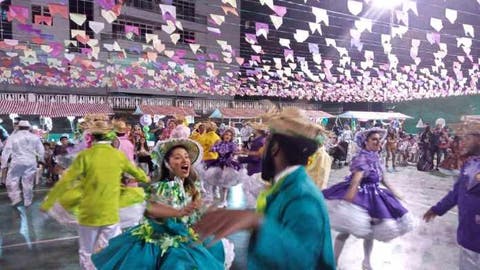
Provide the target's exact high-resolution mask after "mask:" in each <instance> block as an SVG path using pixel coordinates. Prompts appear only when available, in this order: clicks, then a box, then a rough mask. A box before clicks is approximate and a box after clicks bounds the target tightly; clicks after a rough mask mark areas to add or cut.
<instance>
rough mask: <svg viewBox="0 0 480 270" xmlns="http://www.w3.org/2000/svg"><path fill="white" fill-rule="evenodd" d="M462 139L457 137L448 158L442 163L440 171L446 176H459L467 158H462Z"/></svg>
mask: <svg viewBox="0 0 480 270" xmlns="http://www.w3.org/2000/svg"><path fill="white" fill-rule="evenodd" d="M461 154H462V149H461V138H460V136H455V137H454V138H453V140H452V142H451V143H450V149H449V150H448V151H447V156H446V157H445V159H444V160H443V161H442V163H440V166H439V168H438V169H439V171H440V172H441V173H443V174H445V175H452V176H453V175H454V176H458V175H459V174H460V168H461V167H462V164H463V162H464V161H465V158H464V157H462V155H461Z"/></svg>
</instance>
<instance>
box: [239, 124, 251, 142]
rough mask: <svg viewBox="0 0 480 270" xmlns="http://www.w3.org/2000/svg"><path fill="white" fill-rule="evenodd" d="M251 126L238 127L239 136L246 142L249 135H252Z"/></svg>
mask: <svg viewBox="0 0 480 270" xmlns="http://www.w3.org/2000/svg"><path fill="white" fill-rule="evenodd" d="M252 131H253V130H252V128H251V127H250V126H244V127H242V129H240V136H241V137H242V141H243V142H246V141H248V139H249V138H250V135H252Z"/></svg>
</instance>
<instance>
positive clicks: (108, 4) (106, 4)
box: [97, 0, 115, 10]
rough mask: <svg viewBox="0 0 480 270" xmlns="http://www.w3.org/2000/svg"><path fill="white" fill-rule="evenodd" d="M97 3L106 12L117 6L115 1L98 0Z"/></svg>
mask: <svg viewBox="0 0 480 270" xmlns="http://www.w3.org/2000/svg"><path fill="white" fill-rule="evenodd" d="M97 3H98V5H100V6H101V7H102V8H103V9H106V10H111V9H112V8H113V7H114V6H115V0H97Z"/></svg>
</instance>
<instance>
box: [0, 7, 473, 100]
mask: <svg viewBox="0 0 480 270" xmlns="http://www.w3.org/2000/svg"><path fill="white" fill-rule="evenodd" d="M250 1H251V2H254V0H250ZM372 1H373V0H368V1H367V0H365V1H358V0H341V2H342V4H343V7H344V8H343V10H341V11H339V10H330V9H328V8H327V7H317V6H314V5H315V4H316V2H315V1H313V0H311V1H307V0H304V1H301V2H300V3H299V4H298V7H297V8H287V6H282V1H274V0H258V1H255V2H257V3H258V4H259V5H260V6H262V7H263V8H264V9H266V10H268V12H267V13H266V14H264V16H257V19H258V21H255V22H254V24H253V27H252V28H249V29H247V30H246V32H245V33H243V35H242V37H241V38H242V40H244V41H245V42H246V44H248V47H246V48H235V46H234V44H235V43H234V42H232V40H229V38H228V37H229V34H230V33H225V32H222V29H224V28H225V27H232V25H236V24H237V25H238V24H239V23H240V15H241V11H242V10H240V9H239V8H238V3H237V2H238V0H216V1H211V2H212V4H210V3H209V5H210V6H212V7H215V8H216V9H215V10H216V12H215V13H210V14H208V16H207V25H206V26H205V32H206V33H207V36H208V38H211V39H214V40H216V44H215V46H212V45H208V46H207V45H206V44H201V43H200V42H199V40H197V39H195V38H191V39H189V40H185V39H186V37H185V35H184V33H185V31H186V30H188V29H185V27H184V25H183V24H182V21H181V20H179V19H177V15H178V14H177V9H176V7H175V6H174V5H171V4H159V6H158V9H159V15H161V18H162V19H163V23H162V25H161V26H160V27H159V29H158V30H155V31H152V32H145V31H143V30H142V29H141V27H139V26H138V25H133V24H128V23H127V24H124V25H123V32H122V33H123V35H124V38H125V39H127V40H132V41H138V40H141V41H142V42H143V43H141V42H140V43H137V45H131V44H132V43H124V42H122V39H123V38H119V39H115V38H113V39H111V40H109V41H102V40H98V39H96V38H95V37H94V36H92V35H89V34H88V32H90V31H91V32H93V33H94V34H98V35H100V34H107V32H108V31H110V30H106V29H111V27H110V26H109V24H115V23H116V22H117V21H118V19H119V18H120V17H121V14H122V8H123V3H121V2H120V3H119V2H116V1H114V0H95V3H96V4H97V5H98V6H99V7H100V14H101V17H102V20H101V21H94V20H88V19H87V15H86V14H81V13H71V12H69V9H68V5H65V4H62V3H49V4H47V6H48V8H49V15H45V14H43V15H35V16H34V18H33V20H31V19H30V17H29V16H30V13H31V11H30V7H26V6H22V5H17V4H15V5H10V6H9V10H8V12H7V20H8V21H10V22H11V21H16V22H18V26H17V30H19V31H21V33H22V35H21V36H22V37H24V36H25V35H28V37H29V38H28V39H29V40H28V43H26V42H25V40H24V38H17V39H13V38H12V39H4V40H2V41H0V50H1V51H2V52H3V55H4V56H3V57H2V58H1V61H2V65H1V67H0V83H7V84H15V85H35V86H61V87H68V88H72V90H74V89H75V88H85V87H88V88H92V87H112V88H138V89H142V88H145V89H160V90H161V91H175V92H189V93H203V94H205V93H206V94H212V95H239V96H272V97H284V98H298V99H309V100H320V101H335V102H360V101H373V102H386V101H404V100H411V99H421V98H434V97H446V96H458V95H471V94H478V93H479V91H478V87H477V83H478V78H479V75H480V71H479V64H480V58H479V57H480V55H475V53H474V52H473V50H472V48H474V45H476V44H477V43H478V40H477V39H476V38H475V37H476V35H475V32H476V28H477V27H478V26H477V25H474V24H472V22H471V21H469V20H468V17H469V16H470V17H471V16H472V15H471V14H470V15H469V14H468V13H467V12H465V11H461V10H456V9H454V8H452V7H446V6H445V7H443V6H435V8H436V10H440V11H441V12H440V13H439V12H436V13H435V14H428V13H422V16H423V17H425V18H427V17H428V16H430V17H428V18H427V20H426V22H427V24H426V25H421V26H419V25H417V24H416V22H418V21H419V19H418V18H419V17H418V16H419V9H420V12H423V11H424V10H423V8H425V7H419V6H418V5H417V3H416V2H415V1H409V0H406V1H402V3H401V5H400V6H398V7H395V8H394V9H392V10H390V11H387V12H390V16H391V18H390V19H391V21H390V23H388V22H385V21H383V20H382V19H381V18H380V17H379V18H375V17H374V16H372V12H371V11H372V8H373V4H372V3H371V2H372ZM307 2H311V3H307ZM302 3H304V4H302ZM476 5H480V4H476ZM426 8H427V9H428V7H426ZM212 9H213V8H212ZM292 10H293V11H295V12H297V13H298V12H299V10H300V11H302V12H305V13H307V14H306V16H305V17H304V18H292V17H288V15H289V11H292ZM307 15H308V16H307ZM287 18H288V20H295V25H296V26H297V27H298V28H296V29H294V30H293V31H292V29H291V28H288V27H286V26H285V24H286V22H287V21H288V20H287ZM60 19H62V20H70V21H72V22H73V23H74V24H75V25H76V26H77V27H75V29H70V30H69V31H70V33H69V39H66V40H59V39H58V38H59V37H56V36H54V35H52V34H49V31H47V30H46V29H48V27H58V26H57V23H55V21H56V20H60ZM340 19H343V20H344V21H345V20H346V21H350V24H347V25H340V26H339V25H338V21H339V20H340ZM453 26H458V27H456V28H455V27H453ZM238 27H240V25H238ZM338 28H343V29H344V31H343V33H344V34H343V35H341V36H334V35H332V34H331V33H332V31H331V29H338ZM457 28H458V29H461V31H457V32H455V33H452V32H451V29H457ZM239 31H240V30H239ZM279 33H281V35H278V34H279ZM12 36H14V37H16V36H17V33H12ZM230 39H231V38H230ZM101 41H102V42H101ZM185 43H186V44H188V46H187V47H185V45H183V44H185ZM125 44H128V45H125ZM272 44H275V46H272ZM277 44H278V45H277ZM302 44H303V45H304V46H302ZM213 47H214V48H213ZM71 48H75V50H72V51H70V49H71ZM305 48H307V50H305ZM246 52H248V53H246ZM105 55H108V57H107V58H105Z"/></svg>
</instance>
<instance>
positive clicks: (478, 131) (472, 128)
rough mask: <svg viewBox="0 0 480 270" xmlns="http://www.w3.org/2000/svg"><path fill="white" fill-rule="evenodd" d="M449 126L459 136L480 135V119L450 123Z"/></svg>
mask: <svg viewBox="0 0 480 270" xmlns="http://www.w3.org/2000/svg"><path fill="white" fill-rule="evenodd" d="M449 127H450V128H451V129H452V130H453V131H454V132H455V134H456V135H458V136H465V135H480V120H476V119H468V120H465V121H462V122H460V123H456V124H450V125H449Z"/></svg>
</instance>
